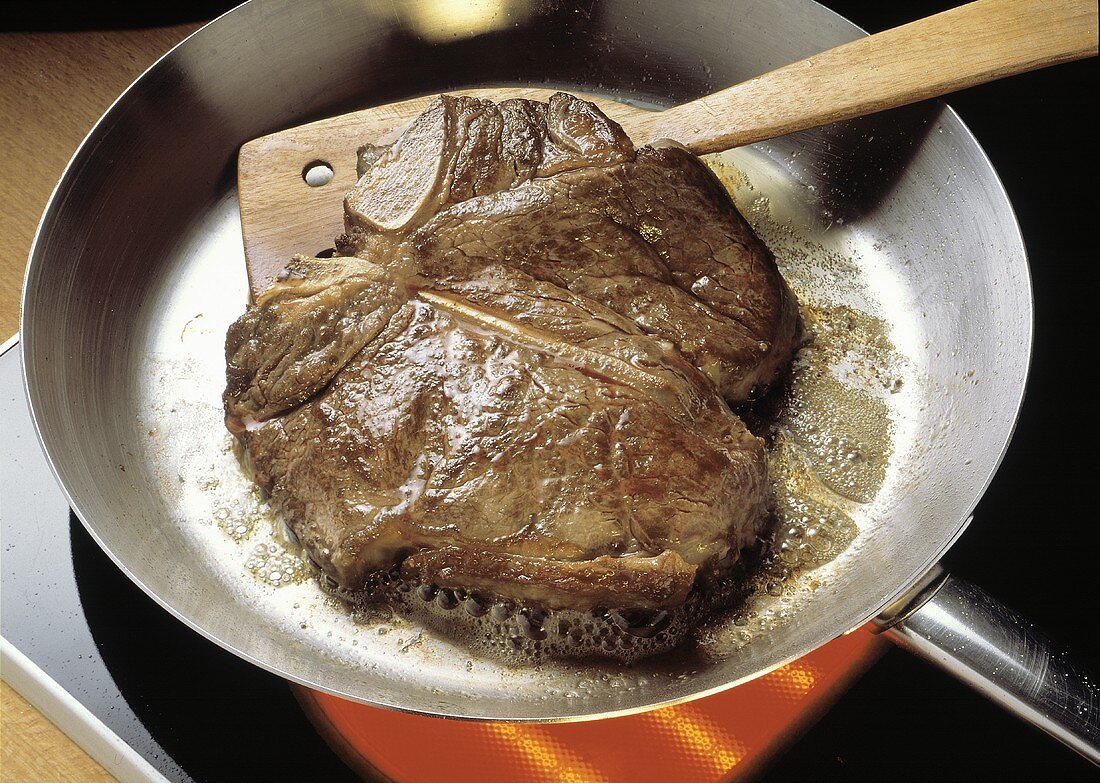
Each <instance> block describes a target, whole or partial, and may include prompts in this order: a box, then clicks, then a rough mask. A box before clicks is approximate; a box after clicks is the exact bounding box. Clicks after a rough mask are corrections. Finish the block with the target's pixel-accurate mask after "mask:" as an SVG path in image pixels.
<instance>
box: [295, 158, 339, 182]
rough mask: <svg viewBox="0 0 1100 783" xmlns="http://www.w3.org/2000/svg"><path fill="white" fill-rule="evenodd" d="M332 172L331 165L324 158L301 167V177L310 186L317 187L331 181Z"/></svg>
mask: <svg viewBox="0 0 1100 783" xmlns="http://www.w3.org/2000/svg"><path fill="white" fill-rule="evenodd" d="M333 174H334V172H333V170H332V165H331V164H330V163H329V162H328V161H324V160H315V161H312V162H310V163H307V164H306V165H305V167H304V168H303V169H302V179H303V180H305V183H306V184H307V185H309V186H310V187H311V188H319V187H321V186H322V185H327V184H328V183H330V182H332V177H333Z"/></svg>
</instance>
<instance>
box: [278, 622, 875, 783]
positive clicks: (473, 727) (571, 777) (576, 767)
mask: <svg viewBox="0 0 1100 783" xmlns="http://www.w3.org/2000/svg"><path fill="white" fill-rule="evenodd" d="M884 646H885V643H884V642H883V641H882V640H881V639H879V638H878V637H876V636H874V635H872V634H871V633H870V632H868V631H865V630H863V631H858V632H856V633H852V634H849V635H847V636H842V637H841V638H839V639H836V640H834V641H832V642H830V643H829V644H827V645H825V646H824V647H822V648H820V649H818V650H816V651H814V652H812V653H810V654H809V655H807V656H805V657H804V658H800V659H798V660H797V661H795V662H793V663H790V664H788V665H786V666H784V667H782V668H780V669H777V670H776V671H774V672H772V673H771V674H767V675H765V676H763V677H760V678H758V679H756V680H753V681H751V682H749V683H746V684H745V685H742V686H740V687H738V688H734V689H732V690H729V691H726V692H724V693H719V694H717V695H715V696H710V697H707V698H705V699H698V700H696V701H693V702H689V703H687V704H680V705H677V706H675V707H666V708H664V709H660V710H652V711H650V712H645V713H641V714H639V715H631V716H628V717H625V718H609V719H607V720H598V721H587V722H583V723H564V724H529V723H524V724H518V723H468V722H462V721H450V720H442V719H439V718H424V717H420V716H416V715H405V714H402V713H397V712H391V711H389V710H380V709H376V708H374V707H366V706H364V705H362V704H356V703H354V702H350V701H345V700H344V699H340V698H337V697H335V696H330V695H328V694H326V693H320V692H318V691H311V690H307V689H305V688H297V689H296V690H297V693H298V696H299V699H300V700H301V702H302V705H303V706H304V707H305V709H306V712H307V713H308V714H309V716H310V718H311V720H313V722H314V724H315V725H316V726H317V728H318V729H319V730H320V731H321V733H322V734H323V735H324V737H325V739H326V740H328V742H329V744H330V745H332V747H333V748H334V749H335V750H336V751H337V752H338V753H339V754H340V755H341V757H342V758H343V759H344V760H345V761H347V762H348V763H349V764H350V765H351V766H352V767H353V768H355V769H357V770H359V771H360V772H361V774H362V775H363V776H364V777H365V778H367V779H382V780H391V781H394V782H395V783H429V781H442V780H446V781H453V783H465V782H466V781H468V782H469V783H486V781H509V782H510V783H582V781H583V782H584V783H589V782H591V783H618V782H619V781H623V782H624V783H625V782H626V781H629V782H630V783H645V782H646V781H672V780H691V781H698V783H720V782H722V781H733V780H744V779H746V778H748V777H749V776H751V775H752V773H753V772H754V771H755V770H757V769H759V768H760V765H761V764H762V763H764V762H765V761H766V760H767V759H768V758H770V757H771V756H773V755H774V754H775V753H777V752H778V751H779V750H780V749H782V747H783V746H784V745H786V744H787V743H789V742H790V741H791V740H793V739H794V738H795V737H797V736H798V734H799V733H800V732H801V731H802V730H804V729H805V728H806V727H808V726H809V725H810V724H812V722H813V721H814V720H815V719H816V718H818V717H820V715H821V714H822V712H824V710H825V709H826V708H828V706H829V705H830V704H832V702H833V701H834V700H835V699H836V697H837V696H839V695H840V693H841V692H842V691H843V690H844V688H845V687H846V686H847V685H848V684H849V683H850V682H851V681H852V680H853V679H854V678H855V677H856V676H858V675H859V674H860V673H862V672H863V671H864V670H865V669H866V668H867V667H868V666H869V665H870V664H871V663H872V662H873V661H874V660H875V659H877V658H878V656H879V655H881V653H882V650H883V648H884ZM429 749H431V750H429ZM642 749H648V750H642Z"/></svg>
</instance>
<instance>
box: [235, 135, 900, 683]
mask: <svg viewBox="0 0 1100 783" xmlns="http://www.w3.org/2000/svg"><path fill="white" fill-rule="evenodd" d="M749 155H750V153H745V152H738V153H732V154H731V153H727V154H725V155H723V156H722V157H721V158H716V159H712V160H710V161H708V162H709V163H710V164H711V165H712V168H714V170H715V171H716V173H717V174H718V175H719V178H720V179H721V180H722V181H723V182H724V183H725V184H726V186H727V188H728V189H729V190H730V192H731V194H732V195H733V196H734V199H735V201H736V202H737V204H738V207H739V208H740V209H741V211H742V212H743V213H744V214H745V215H746V217H747V218H748V219H749V221H750V222H751V223H752V224H753V227H754V228H755V229H756V231H757V233H759V234H760V236H761V237H762V238H763V239H764V241H765V242H766V243H767V244H768V246H769V247H770V248H771V249H772V250H773V252H774V253H775V255H776V258H777V261H778V263H779V266H780V269H781V271H782V272H783V275H784V277H785V278H786V279H787V280H788V282H789V283H790V285H791V287H792V288H793V289H794V292H795V294H796V295H797V297H798V299H799V303H800V308H801V313H802V319H803V324H804V328H805V332H806V342H805V344H804V345H803V346H802V348H801V349H800V351H799V352H798V355H797V356H796V358H795V361H794V362H793V363H792V366H791V368H790V369H789V371H788V373H787V374H786V376H785V377H784V378H783V379H782V381H781V382H779V383H777V384H775V385H774V386H773V388H772V389H771V390H769V392H768V393H767V394H766V396H764V397H762V398H761V399H758V400H756V401H754V402H753V403H752V404H750V405H749V406H747V407H745V408H743V409H741V410H738V411H737V412H738V413H739V414H740V415H741V416H742V417H743V418H744V419H745V420H746V423H748V425H749V426H750V428H751V429H752V430H753V431H754V432H755V433H756V434H758V435H760V436H761V437H763V438H765V440H766V441H767V444H768V448H767V459H768V475H769V482H770V489H771V496H772V497H771V500H772V503H771V505H772V518H771V519H770V520H769V524H768V525H767V527H766V530H767V531H768V534H767V537H766V539H765V540H762V541H761V542H760V547H759V550H758V551H757V552H754V553H750V554H749V555H748V556H746V557H745V558H743V562H742V563H739V564H738V566H737V568H736V570H735V571H734V575H733V577H732V578H729V579H726V580H724V581H722V582H716V583H712V584H710V585H709V586H708V589H707V590H705V591H696V593H695V594H693V595H692V596H691V598H690V599H689V601H688V603H687V604H686V605H685V606H684V607H682V608H679V609H675V610H672V611H657V612H653V611H646V612H639V611H634V612H631V611H619V610H615V609H612V608H607V609H603V608H601V609H597V610H595V611H592V612H570V611H554V612H546V611H543V610H541V609H537V608H534V607H523V606H517V605H515V604H512V603H507V602H494V601H491V600H487V599H485V598H484V597H482V596H479V595H476V594H471V593H466V592H464V591H461V590H447V589H438V588H436V587H435V586H432V585H421V584H414V583H410V582H407V581H404V580H402V579H400V578H399V577H398V576H396V575H393V574H386V575H380V576H379V578H378V579H377V581H376V582H375V583H374V584H373V585H372V586H371V587H370V588H368V589H367V590H365V591H361V592H359V593H356V594H348V593H346V592H343V591H340V590H338V589H337V588H335V586H334V585H333V584H325V580H324V579H323V578H322V579H320V580H319V581H320V582H321V584H322V586H323V587H324V588H325V590H326V592H327V593H328V594H329V595H330V596H331V598H330V600H334V599H335V600H336V601H339V603H340V604H341V605H343V606H346V607H347V608H348V609H349V610H350V612H351V615H352V617H353V618H354V619H355V620H356V622H357V623H359V624H360V625H361V626H362V627H371V628H376V629H377V633H378V634H380V635H381V634H384V633H386V632H388V631H389V630H390V629H391V628H401V629H402V631H401V632H400V633H397V634H394V636H395V637H398V636H399V637H400V638H395V639H394V642H395V643H397V644H398V647H399V649H400V651H401V652H402V653H405V652H408V651H409V649H410V648H412V647H417V646H419V645H420V644H421V643H422V641H423V637H422V635H421V634H420V632H419V630H417V629H418V628H420V627H424V626H426V627H430V628H436V629H440V630H442V631H444V632H445V633H446V634H447V635H448V636H450V637H452V638H458V639H461V640H463V641H464V642H465V643H466V644H467V645H468V646H469V647H471V648H472V649H473V650H475V651H477V652H479V653H488V654H490V655H492V656H493V657H494V658H497V659H503V660H504V661H514V662H516V663H524V662H529V661H530V660H531V659H532V658H536V659H538V658H542V657H546V656H548V655H549V656H553V657H566V658H568V657H587V656H591V655H592V654H597V655H600V656H603V657H609V658H612V659H617V660H620V661H624V662H631V661H633V660H637V659H640V658H644V657H649V656H651V655H654V654H656V653H660V652H663V651H666V650H668V649H671V648H673V647H676V646H678V645H680V644H682V643H683V642H684V641H685V640H687V639H692V638H694V641H695V642H696V647H697V649H698V650H699V651H700V652H701V653H703V654H704V655H705V656H707V657H724V656H726V655H729V654H733V653H734V652H735V651H736V649H738V648H739V647H741V646H743V645H744V644H746V643H748V642H749V641H751V640H752V639H753V638H754V637H755V636H756V635H758V634H759V633H762V632H767V631H768V630H769V629H770V628H772V627H775V626H776V625H777V624H781V623H782V622H784V621H785V619H786V617H787V616H789V615H791V614H793V612H794V609H795V608H796V605H797V603H798V601H799V594H800V592H802V591H806V590H811V591H812V590H815V589H818V588H820V587H822V586H823V581H822V580H820V579H815V577H814V570H815V569H818V568H819V567H820V566H822V565H824V564H826V563H828V562H829V561H831V560H832V559H834V558H835V557H836V556H837V555H838V554H840V553H841V552H843V551H845V550H846V549H847V548H848V547H849V545H850V544H851V543H852V541H853V540H854V539H855V538H856V536H857V534H858V532H859V526H858V524H857V518H858V516H859V511H860V509H861V507H862V506H863V505H864V504H866V503H868V502H870V501H872V500H873V499H874V497H875V496H876V494H877V493H878V490H879V488H880V487H881V486H882V483H883V480H884V478H885V476H886V469H887V464H888V462H889V460H890V456H891V453H892V450H893V446H892V444H893V432H892V428H893V425H892V421H891V415H890V410H891V407H890V405H889V404H888V400H889V397H890V396H891V395H893V394H895V393H897V392H898V391H900V389H901V387H902V380H901V378H902V370H903V368H904V360H903V358H902V357H901V355H900V354H899V352H898V351H897V350H896V349H895V348H894V346H893V344H892V343H891V341H890V339H889V325H888V324H887V323H886V322H885V321H883V320H882V319H880V318H878V317H876V316H874V315H871V314H869V313H868V312H865V311H864V310H865V309H866V310H871V309H873V308H874V306H875V304H876V299H875V297H874V292H872V291H871V290H869V285H868V283H867V281H866V279H865V276H864V275H863V273H862V271H861V269H860V267H859V266H858V265H857V264H856V263H855V262H854V261H853V260H851V259H850V258H849V257H847V256H846V255H845V254H844V253H842V252H837V251H831V250H829V249H827V248H826V247H825V246H823V245H822V244H820V243H818V242H816V241H813V240H809V239H807V238H806V236H805V234H804V233H803V232H801V231H799V230H797V229H793V228H792V227H791V225H790V223H789V222H788V221H787V220H785V219H784V216H782V215H777V214H776V210H774V209H773V205H772V203H771V202H770V201H769V200H768V199H766V198H763V197H761V196H759V195H758V194H757V192H756V191H755V190H754V188H753V185H752V184H751V181H752V180H755V179H757V178H758V177H761V176H767V174H768V166H769V164H767V163H761V161H759V160H757V159H756V158H753V157H750V156H749ZM730 161H735V162H736V165H734V164H733V163H731V162H730ZM770 165H774V164H770ZM745 172H750V173H749V174H746V173H745ZM254 489H255V488H254ZM217 513H221V514H222V516H221V517H220V518H218V519H217V520H216V521H217V522H218V525H219V527H221V529H222V530H223V531H224V532H225V533H226V534H227V535H228V536H229V537H230V538H232V539H233V540H234V541H237V542H238V544H239V545H240V546H241V547H245V548H246V549H247V552H246V557H247V559H246V561H245V568H246V569H247V570H248V571H249V572H250V573H251V574H252V575H253V576H254V577H255V578H256V579H258V580H260V581H261V582H262V583H264V584H267V585H270V586H275V587H279V586H286V585H291V584H300V583H301V582H302V581H304V580H306V579H308V578H309V574H310V573H312V572H313V569H311V568H310V567H309V566H307V565H306V562H307V558H306V556H305V553H304V552H302V551H301V550H300V549H299V548H298V547H297V546H296V544H295V542H294V541H293V537H292V536H291V535H289V534H288V531H287V530H286V527H285V526H284V525H283V524H282V523H281V522H280V521H279V520H278V517H277V515H276V514H275V513H274V512H272V510H271V509H270V508H269V507H268V505H267V503H266V502H263V500H262V499H261V498H259V497H258V496H254V497H252V498H250V499H249V502H248V503H246V504H244V505H242V506H240V507H239V508H238V509H236V510H235V511H228V510H226V511H219V512H217ZM217 513H216V515H217ZM296 606H297V604H296ZM403 618H407V620H408V621H410V623H411V625H410V627H408V628H405V627H403V626H405V622H404V620H403Z"/></svg>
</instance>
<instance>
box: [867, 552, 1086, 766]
mask: <svg viewBox="0 0 1100 783" xmlns="http://www.w3.org/2000/svg"><path fill="white" fill-rule="evenodd" d="M875 623H876V625H877V626H878V629H879V630H881V631H882V632H884V633H885V634H886V636H887V637H889V638H890V639H891V640H892V641H894V642H896V643H897V644H898V645H900V646H901V647H904V648H905V649H906V650H909V651H910V652H913V653H916V654H917V655H919V656H920V657H922V658H924V659H925V660H927V661H930V662H931V663H934V664H936V665H938V666H939V667H940V668H942V669H944V670H946V671H948V672H950V673H951V674H953V675H954V676H956V677H958V678H959V679H960V680H962V681H963V682H965V683H966V684H968V685H970V686H971V687H972V688H974V689H975V690H977V691H978V692H979V693H982V694H983V695H985V696H987V697H989V698H990V699H992V700H993V701H995V702H997V703H998V704H1000V705H1002V706H1003V707H1005V708H1006V709H1008V710H1010V711H1012V712H1014V713H1016V714H1017V715H1019V716H1020V717H1021V718H1023V719H1024V720H1026V721H1028V722H1029V723H1031V724H1033V725H1035V726H1037V727H1039V728H1040V729H1042V730H1043V731H1045V732H1047V733H1048V734H1050V735H1051V736H1052V737H1055V738H1056V739H1058V740H1060V741H1061V742H1063V743H1065V744H1066V745H1068V746H1069V747H1071V748H1073V749H1074V750H1075V751H1077V752H1078V753H1080V754H1081V755H1082V756H1084V757H1085V758H1087V759H1088V760H1089V761H1091V762H1092V763H1093V764H1096V765H1098V766H1100V689H1098V688H1097V683H1096V680H1095V679H1094V678H1093V677H1092V675H1091V674H1090V673H1089V672H1088V671H1087V670H1086V669H1085V668H1084V667H1082V666H1081V665H1079V664H1078V663H1077V662H1075V661H1074V660H1073V659H1072V658H1071V656H1070V655H1069V654H1068V653H1067V652H1066V651H1065V650H1063V649H1060V648H1059V647H1058V646H1057V645H1056V644H1054V643H1053V642H1052V641H1051V640H1050V639H1049V638H1048V637H1047V636H1046V634H1044V633H1043V632H1042V631H1041V630H1039V629H1038V628H1036V627H1035V626H1034V625H1032V624H1031V623H1030V622H1028V621H1027V620H1025V619H1024V618H1022V617H1021V616H1020V615H1018V614H1016V613H1015V612H1014V611H1012V610H1011V609H1009V608H1008V607H1007V606H1005V605H1004V604H1002V603H1000V602H999V601H997V600H996V599H995V598H993V597H992V596H991V595H989V594H988V593H986V592H985V591H984V590H982V589H981V588H980V587H977V586H976V585H973V584H971V583H970V582H967V581H965V580H963V579H958V578H956V577H953V576H951V575H950V574H948V573H947V572H946V571H944V570H943V568H941V567H940V566H938V565H937V566H936V567H935V568H933V570H932V571H931V572H930V573H929V574H928V576H926V577H925V578H924V579H923V580H922V581H921V582H920V584H918V585H917V586H916V587H915V588H914V589H913V590H911V591H910V592H909V594H908V595H907V596H905V597H904V598H902V600H900V601H898V602H896V603H894V604H893V605H892V606H890V607H888V608H887V609H886V610H885V611H884V612H883V613H882V614H881V615H879V617H877V618H876V620H875Z"/></svg>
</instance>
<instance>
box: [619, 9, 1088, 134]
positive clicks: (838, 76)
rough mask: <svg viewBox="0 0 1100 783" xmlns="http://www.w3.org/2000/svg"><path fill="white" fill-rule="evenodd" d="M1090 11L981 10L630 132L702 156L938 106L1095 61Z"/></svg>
mask: <svg viewBox="0 0 1100 783" xmlns="http://www.w3.org/2000/svg"><path fill="white" fill-rule="evenodd" d="M1096 9H1097V4H1096V0H978V2H975V3H970V4H968V5H964V6H960V7H959V8H954V9H952V10H950V11H945V12H943V13H940V14H936V15H935V16H930V17H927V18H925V19H921V20H918V21H916V22H912V23H911V24H907V25H903V26H901V27H895V28H894V29H892V30H887V31H885V32H881V33H878V34H876V35H872V36H868V37H866V38H860V39H858V40H855V41H852V42H851V43H847V44H844V45H842V46H838V47H836V48H835V49H830V50H828V51H826V52H822V53H821V54H816V55H814V56H812V57H807V58H806V59H805V60H800V61H799V62H796V63H792V64H791V65H787V66H784V67H782V68H779V69H777V70H774V71H771V72H769V73H766V74H764V75H762V76H758V77H756V78H754V79H750V80H749V81H746V82H742V83H741V84H738V85H736V86H734V87H730V88H728V89H725V90H722V91H721V92H716V93H714V94H712V95H708V96H706V97H705V98H700V99H699V100H696V101H692V102H691V103H686V104H683V105H681V106H677V107H676V108H673V109H669V110H667V111H664V112H660V113H658V114H654V115H652V116H651V117H650V118H648V121H647V120H646V119H642V120H637V119H636V120H635V121H634V122H632V123H631V128H630V131H631V133H632V134H635V135H634V138H635V139H638V140H641V139H647V140H652V139H660V138H671V139H676V140H677V141H679V142H681V143H682V144H685V145H687V147H688V148H689V149H690V150H691V151H692V152H694V153H696V154H700V155H701V154H705V153H708V152H718V151H721V150H727V149H732V148H734V147H739V146H741V145H743V144H751V143H753V142H757V141H763V140H765V139H770V138H774V137H776V136H782V135H783V134H786V133H791V132H793V131H798V130H804V129H806V128H812V127H815V126H818V125H825V124H827V123H830V122H837V121H840V120H847V119H851V118H852V117H859V116H862V115H865V114H871V113H873V112H877V111H882V110H884V109H891V108H894V107H896V106H903V105H905V104H908V103H913V102H916V101H920V100H924V99H926V98H934V97H937V96H940V95H944V94H946V93H949V92H952V91H954V90H960V89H963V88H965V87H970V86H973V85H975V84H981V83H983V82H988V81H992V80H994V79H999V78H1001V77H1003V76H1011V75H1013V74H1017V73H1023V72H1025V71H1030V70H1034V69H1036V68H1042V67H1045V66H1048V65H1055V64H1057V63H1061V62H1068V61H1070V60H1076V59H1080V58H1083V57H1088V56H1090V55H1095V54H1096V53H1097V32H1096V25H1097V10H1096ZM642 124H648V126H649V127H648V128H646V129H644V130H643V129H642V128H641V127H639V126H640V125H642Z"/></svg>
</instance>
